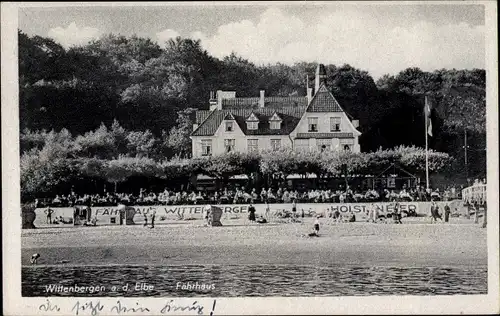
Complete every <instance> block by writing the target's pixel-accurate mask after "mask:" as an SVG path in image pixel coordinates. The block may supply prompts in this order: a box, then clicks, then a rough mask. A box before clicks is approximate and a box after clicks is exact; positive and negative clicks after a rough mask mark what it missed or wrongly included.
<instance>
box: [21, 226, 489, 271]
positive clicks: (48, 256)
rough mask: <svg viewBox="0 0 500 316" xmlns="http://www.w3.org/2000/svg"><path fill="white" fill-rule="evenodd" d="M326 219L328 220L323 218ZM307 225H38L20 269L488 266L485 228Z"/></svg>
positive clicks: (25, 240)
mask: <svg viewBox="0 0 500 316" xmlns="http://www.w3.org/2000/svg"><path fill="white" fill-rule="evenodd" d="M322 220H324V219H322ZM312 221H313V219H311V218H308V219H306V223H304V224H300V223H299V224H282V223H280V224H278V223H271V224H264V225H258V224H254V225H249V226H247V225H244V221H243V220H241V219H240V220H227V221H223V223H225V226H223V227H202V226H201V225H202V222H201V221H186V222H172V223H169V224H163V225H157V226H156V227H155V228H154V229H150V228H145V227H142V226H139V225H136V226H101V227H75V228H39V229H34V230H23V232H22V264H23V265H29V264H30V263H29V259H30V257H31V255H32V254H33V253H39V254H40V255H41V258H40V259H39V262H38V264H39V265H105V264H106V265H109V264H117V265H119V264H155V265H183V264H195V265H196V264H203V265H206V264H297V265H309V264H310V265H335V264H342V265H357V266H359V265H363V266H405V267H408V266H415V267H421V266H423V267H428V266H475V265H487V248H486V245H487V242H486V230H485V229H481V228H480V225H478V224H473V222H472V221H471V220H465V219H459V218H452V219H451V223H438V224H429V223H428V219H425V218H407V219H404V224H402V225H394V224H372V223H349V224H347V223H345V224H337V225H325V224H324V222H323V223H322V225H321V230H320V235H321V236H320V237H317V238H306V237H302V236H301V235H303V234H306V233H308V232H310V230H311V227H312Z"/></svg>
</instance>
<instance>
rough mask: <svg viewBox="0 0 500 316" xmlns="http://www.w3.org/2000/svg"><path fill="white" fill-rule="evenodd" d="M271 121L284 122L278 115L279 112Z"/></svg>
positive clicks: (275, 113)
mask: <svg viewBox="0 0 500 316" xmlns="http://www.w3.org/2000/svg"><path fill="white" fill-rule="evenodd" d="M269 121H282V119H281V117H280V116H279V115H278V112H274V114H273V116H271V118H270V119H269Z"/></svg>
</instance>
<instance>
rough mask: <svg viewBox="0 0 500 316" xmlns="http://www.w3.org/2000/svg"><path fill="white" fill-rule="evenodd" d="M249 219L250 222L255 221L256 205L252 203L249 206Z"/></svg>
mask: <svg viewBox="0 0 500 316" xmlns="http://www.w3.org/2000/svg"><path fill="white" fill-rule="evenodd" d="M248 220H249V221H250V222H255V207H253V205H252V204H250V206H249V207H248Z"/></svg>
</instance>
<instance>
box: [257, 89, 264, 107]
mask: <svg viewBox="0 0 500 316" xmlns="http://www.w3.org/2000/svg"><path fill="white" fill-rule="evenodd" d="M265 93H266V90H260V99H259V108H263V107H264V104H265V102H264V95H265Z"/></svg>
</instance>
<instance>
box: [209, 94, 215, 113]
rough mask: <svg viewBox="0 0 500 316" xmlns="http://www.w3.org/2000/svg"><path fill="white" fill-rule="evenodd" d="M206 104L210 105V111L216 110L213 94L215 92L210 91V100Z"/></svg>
mask: <svg viewBox="0 0 500 316" xmlns="http://www.w3.org/2000/svg"><path fill="white" fill-rule="evenodd" d="M208 103H209V104H210V111H213V110H215V109H216V108H217V96H216V94H215V91H210V99H209V101H208Z"/></svg>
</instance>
